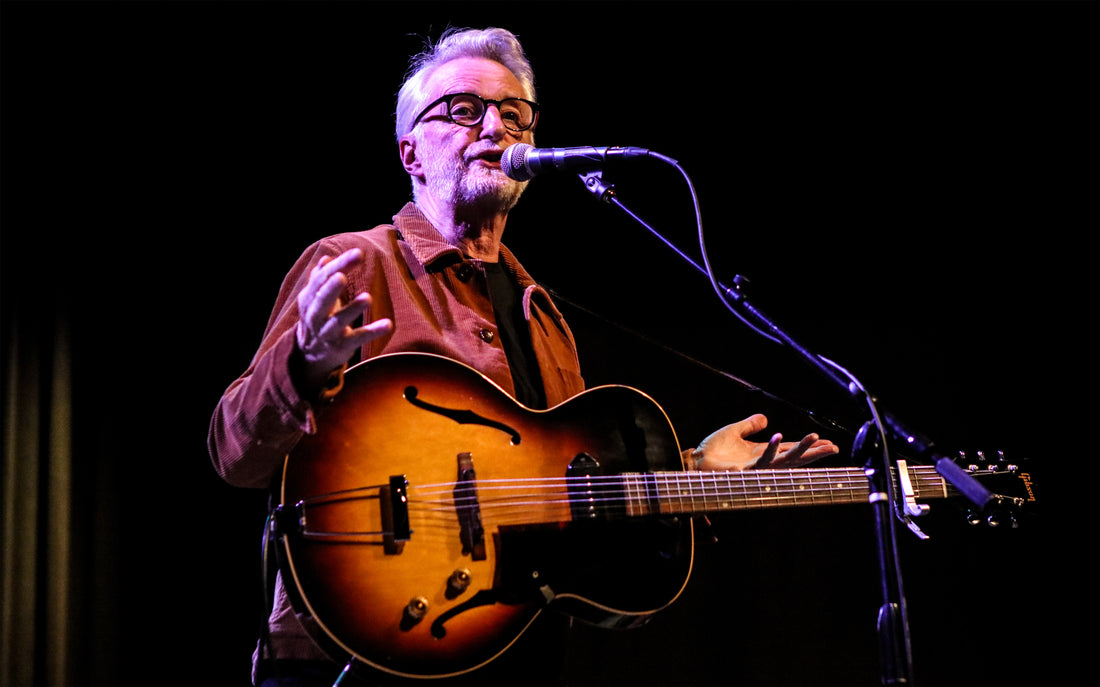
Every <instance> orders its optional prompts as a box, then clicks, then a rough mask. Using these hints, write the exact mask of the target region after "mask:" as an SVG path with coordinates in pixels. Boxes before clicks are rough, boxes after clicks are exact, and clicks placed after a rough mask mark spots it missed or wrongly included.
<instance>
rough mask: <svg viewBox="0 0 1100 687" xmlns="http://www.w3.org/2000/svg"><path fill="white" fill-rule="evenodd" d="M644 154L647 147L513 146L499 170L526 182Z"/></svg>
mask: <svg viewBox="0 0 1100 687" xmlns="http://www.w3.org/2000/svg"><path fill="white" fill-rule="evenodd" d="M647 155H649V150H648V149H647V148H619V147H604V148H592V147H581V148H536V147H534V146H532V145H529V144H527V143H513V144H512V145H510V146H508V147H507V148H506V149H505V150H504V155H503V156H502V157H501V158H500V168H501V170H503V171H504V173H505V174H507V175H508V176H509V177H510V178H512V179H515V180H516V181H527V180H528V179H530V178H532V177H534V176H536V175H538V174H542V173H544V172H552V171H562V172H565V171H572V172H590V171H592V170H595V169H601V168H603V166H604V163H605V162H608V161H610V160H615V159H619V158H624V159H625V158H632V157H645V156H647Z"/></svg>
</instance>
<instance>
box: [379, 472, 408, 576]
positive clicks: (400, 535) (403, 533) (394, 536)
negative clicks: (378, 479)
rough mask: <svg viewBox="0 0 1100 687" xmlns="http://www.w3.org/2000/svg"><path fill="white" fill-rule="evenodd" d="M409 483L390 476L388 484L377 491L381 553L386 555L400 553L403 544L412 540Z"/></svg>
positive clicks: (400, 477)
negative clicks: (380, 511)
mask: <svg viewBox="0 0 1100 687" xmlns="http://www.w3.org/2000/svg"><path fill="white" fill-rule="evenodd" d="M408 487H409V481H408V480H407V479H405V476H404V475H392V476H391V477H390V483H389V485H388V486H386V487H382V488H381V489H380V490H379V497H380V501H381V504H380V506H381V508H382V551H384V552H385V553H386V554H387V555H391V556H392V555H396V554H399V553H401V550H402V548H404V546H405V542H407V541H408V540H409V539H411V538H412V529H410V527H409V494H408Z"/></svg>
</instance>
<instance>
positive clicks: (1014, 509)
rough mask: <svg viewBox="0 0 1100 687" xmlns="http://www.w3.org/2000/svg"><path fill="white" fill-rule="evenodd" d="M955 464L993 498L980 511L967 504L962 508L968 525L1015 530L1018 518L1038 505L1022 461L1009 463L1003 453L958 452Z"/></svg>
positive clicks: (1031, 477)
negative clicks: (987, 490)
mask: <svg viewBox="0 0 1100 687" xmlns="http://www.w3.org/2000/svg"><path fill="white" fill-rule="evenodd" d="M954 461H955V464H956V465H958V466H959V467H961V468H962V469H963V470H965V471H966V472H967V473H968V474H969V475H970V476H971V477H974V478H975V479H977V480H978V481H979V482H981V483H982V484H983V485H984V486H985V488H986V489H989V490H990V491H991V492H993V499H992V500H991V501H990V502H989V503H988V504H986V506H985V507H984V508H978V507H977V506H975V505H973V504H971V505H970V507H969V508H966V509H965V510H966V521H967V522H968V523H970V524H971V525H975V526H978V525H986V526H988V527H1008V528H1017V527H1019V526H1020V516H1021V515H1023V514H1024V513H1025V511H1026V513H1027V514H1029V515H1030V514H1032V512H1033V511H1034V510H1035V508H1036V507H1037V506H1038V502H1039V499H1038V490H1037V487H1036V484H1035V475H1034V473H1033V471H1032V470H1031V468H1030V467H1029V466H1027V465H1026V459H1025V460H1022V461H1014V460H1010V459H1009V458H1008V457H1007V456H1006V455H1005V453H1004V451H991V452H990V451H975V452H974V453H973V454H968V453H966V452H964V451H959V453H958V456H956V457H955V459H954Z"/></svg>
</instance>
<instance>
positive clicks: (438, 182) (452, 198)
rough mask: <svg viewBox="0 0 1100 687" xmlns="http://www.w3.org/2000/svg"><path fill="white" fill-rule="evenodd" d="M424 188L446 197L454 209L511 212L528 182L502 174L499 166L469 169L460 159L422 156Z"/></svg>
mask: <svg viewBox="0 0 1100 687" xmlns="http://www.w3.org/2000/svg"><path fill="white" fill-rule="evenodd" d="M423 165H424V170H425V178H426V185H427V191H428V192H429V193H430V194H432V195H433V196H435V197H436V198H439V199H441V200H446V201H449V202H450V203H452V204H453V205H454V207H455V208H456V210H468V211H476V212H479V213H490V214H493V213H501V212H505V213H506V212H510V211H511V210H512V208H514V207H515V206H516V203H517V202H519V199H520V196H522V195H523V191H524V190H525V189H526V188H527V183H526V182H522V181H516V180H514V179H510V178H508V177H506V176H504V173H503V172H501V171H499V170H494V169H488V168H485V167H481V166H477V167H474V168H470V169H468V168H467V167H466V165H465V164H464V162H463V161H462V160H461V159H453V158H452V159H448V160H439V159H434V158H427V159H424V160H423Z"/></svg>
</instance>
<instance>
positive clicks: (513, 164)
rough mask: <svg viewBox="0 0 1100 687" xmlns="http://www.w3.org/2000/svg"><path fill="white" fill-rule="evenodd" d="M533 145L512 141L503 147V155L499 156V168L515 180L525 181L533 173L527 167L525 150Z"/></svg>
mask: <svg viewBox="0 0 1100 687" xmlns="http://www.w3.org/2000/svg"><path fill="white" fill-rule="evenodd" d="M532 147H533V146H531V145H529V144H527V143H513V144H512V145H510V146H508V147H507V148H505V149H504V155H502V156H501V158H500V168H501V170H503V171H504V173H505V174H507V175H508V177H509V178H511V179H515V180H516V181H527V180H528V179H530V178H531V177H533V176H534V174H532V173H531V170H530V169H528V167H527V151H528V150H531V149H532Z"/></svg>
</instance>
